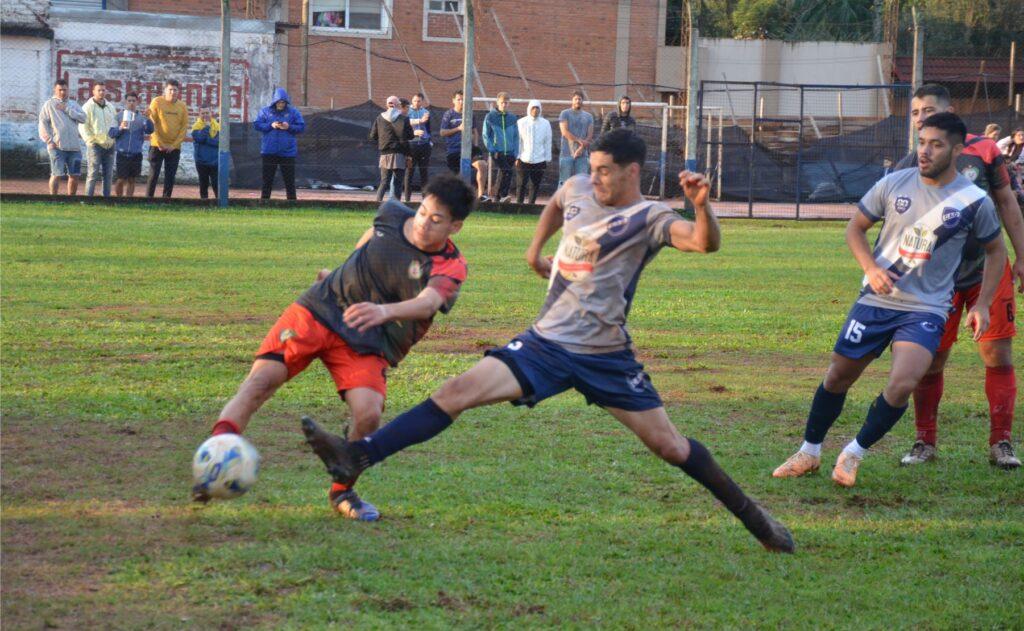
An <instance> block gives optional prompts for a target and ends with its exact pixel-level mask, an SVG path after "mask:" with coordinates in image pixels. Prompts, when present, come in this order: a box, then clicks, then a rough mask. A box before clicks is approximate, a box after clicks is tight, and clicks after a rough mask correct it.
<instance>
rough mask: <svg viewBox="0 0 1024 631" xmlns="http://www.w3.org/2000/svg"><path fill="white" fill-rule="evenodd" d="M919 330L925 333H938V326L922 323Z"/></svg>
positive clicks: (932, 323) (931, 323)
mask: <svg viewBox="0 0 1024 631" xmlns="http://www.w3.org/2000/svg"><path fill="white" fill-rule="evenodd" d="M921 328H922V329H924V330H925V331H928V332H929V333H938V332H939V326H938V325H937V324H935V323H934V322H922V323H921Z"/></svg>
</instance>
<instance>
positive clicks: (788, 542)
mask: <svg viewBox="0 0 1024 631" xmlns="http://www.w3.org/2000/svg"><path fill="white" fill-rule="evenodd" d="M740 513H741V514H740V520H742V521H743V525H744V526H746V527H747V530H749V531H750V534H752V535H754V536H755V537H757V540H758V541H760V542H761V545H762V546H764V549H765V550H767V551H769V552H785V553H787V554H792V553H793V552H794V551H795V550H796V544H795V543H793V535H791V534H790V533H789V530H787V529H786V527H785V526H783V525H782V524H781V523H780V522H779V521H778V520H776V519H775V518H774V517H772V516H771V514H769V513H768V511H766V510H765V509H764V507H763V506H761V505H760V504H758V503H757V502H756V501H755V500H753V499H750V503H749V504H747V507H746V508H744V509H743V510H742V511H740Z"/></svg>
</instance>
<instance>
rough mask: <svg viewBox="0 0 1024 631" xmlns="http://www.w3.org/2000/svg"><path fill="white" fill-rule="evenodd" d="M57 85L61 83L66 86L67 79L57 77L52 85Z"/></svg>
mask: <svg viewBox="0 0 1024 631" xmlns="http://www.w3.org/2000/svg"><path fill="white" fill-rule="evenodd" d="M59 85H62V86H64V87H65V88H66V87H68V80H67V79H57V80H56V81H54V82H53V87H55V88H56V87H57V86H59Z"/></svg>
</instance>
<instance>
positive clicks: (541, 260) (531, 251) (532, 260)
mask: <svg viewBox="0 0 1024 631" xmlns="http://www.w3.org/2000/svg"><path fill="white" fill-rule="evenodd" d="M562 222H563V215H562V206H561V204H560V203H559V202H558V199H557V196H556V197H552V198H551V200H550V201H548V203H547V205H546V206H544V210H543V211H541V213H540V219H538V220H537V227H536V228H535V229H534V231H533V240H531V241H530V247H528V248H527V249H526V263H527V265H529V266H530V269H532V270H533V271H535V272H537V275H538V276H540V277H541V278H549V277H550V276H551V258H550V257H546V256H544V255H543V254H542V253H543V251H544V244H546V243H547V242H548V239H550V238H551V237H552V236H554V234H555V233H556V232H558V231H559V229H561V227H562Z"/></svg>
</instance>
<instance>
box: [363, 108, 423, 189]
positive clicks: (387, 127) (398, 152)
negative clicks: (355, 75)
mask: <svg viewBox="0 0 1024 631" xmlns="http://www.w3.org/2000/svg"><path fill="white" fill-rule="evenodd" d="M387 105H388V109H386V110H384V111H383V112H381V113H380V116H377V117H375V118H374V119H373V123H372V124H371V125H370V136H369V139H370V141H371V142H375V143H377V148H378V149H379V150H380V162H379V165H380V185H379V186H378V187H377V201H378V202H379V201H381V200H382V199H384V194H385V193H386V192H387V191H388V189H390V188H391V183H392V179H393V180H394V186H395V199H402V185H403V184H404V183H405V156H407V155H408V154H409V141H410V140H412V139H413V137H414V136H413V132H412V125H410V124H409V117H408V116H405V115H403V114H402V103H401V100H400V99H399V98H398V97H397V96H389V97H388V100H387Z"/></svg>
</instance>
